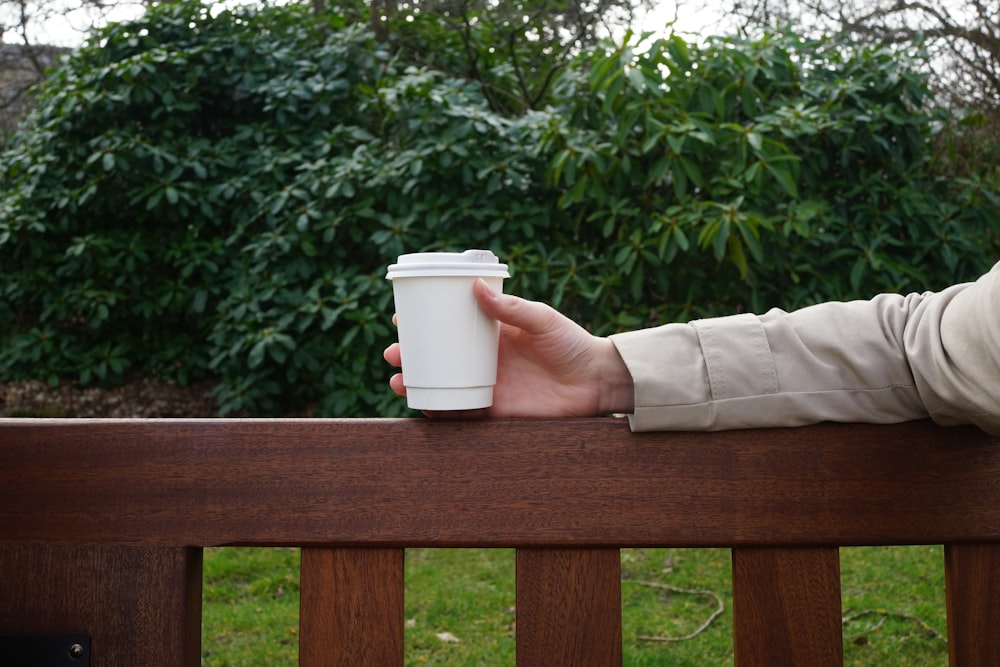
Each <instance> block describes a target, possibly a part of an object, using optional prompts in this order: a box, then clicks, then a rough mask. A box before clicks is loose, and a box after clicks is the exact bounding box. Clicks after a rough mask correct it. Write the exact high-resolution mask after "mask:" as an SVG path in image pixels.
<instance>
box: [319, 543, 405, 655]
mask: <svg viewBox="0 0 1000 667" xmlns="http://www.w3.org/2000/svg"><path fill="white" fill-rule="evenodd" d="M301 569H302V576H301V581H300V588H301V594H300V598H299V627H300V632H299V665H301V667H355V666H357V667H365V666H369V665H370V666H371V667H387V666H391V665H402V664H403V589H404V585H403V550H402V549H366V548H353V549H351V548H347V549H326V548H316V547H313V548H306V549H303V550H302V565H301Z"/></svg>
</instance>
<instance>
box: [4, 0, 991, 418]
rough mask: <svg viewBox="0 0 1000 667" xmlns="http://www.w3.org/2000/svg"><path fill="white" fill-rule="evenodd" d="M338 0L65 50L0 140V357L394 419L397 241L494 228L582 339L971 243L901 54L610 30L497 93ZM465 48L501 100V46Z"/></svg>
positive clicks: (959, 254) (186, 20)
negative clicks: (546, 73) (391, 36)
mask: <svg viewBox="0 0 1000 667" xmlns="http://www.w3.org/2000/svg"><path fill="white" fill-rule="evenodd" d="M350 10H351V11H350V12H347V11H340V10H333V11H331V12H330V13H329V14H327V15H325V16H322V17H316V16H314V15H312V14H311V13H310V12H309V11H308V9H307V8H306V7H304V6H299V5H289V6H283V7H258V8H241V9H234V10H232V11H225V12H221V13H218V14H214V13H212V12H210V11H209V9H208V7H206V6H203V5H200V4H192V3H186V2H181V3H162V4H161V5H159V6H157V7H156V8H154V9H152V10H150V12H149V13H148V14H147V16H146V17H144V18H143V19H142V20H140V21H136V22H131V23H123V24H118V25H113V26H111V27H109V28H108V29H107V30H105V31H104V32H103V33H102V34H101V35H100V36H99V39H97V40H95V41H94V42H93V43H92V44H90V45H89V46H88V47H86V48H84V49H83V50H81V51H80V52H79V53H78V54H77V55H76V56H75V57H74V58H73V59H72V60H71V61H70V62H69V63H68V64H66V65H65V66H63V67H62V68H61V69H59V70H58V71H57V72H56V73H55V74H54V76H53V77H52V78H51V79H50V80H49V82H48V83H47V84H46V86H45V87H44V89H43V90H42V91H41V92H40V95H39V100H38V108H37V110H36V112H35V113H34V114H33V116H32V117H31V118H30V121H29V123H28V124H26V125H25V126H23V130H22V131H21V132H20V133H19V134H18V135H17V136H16V137H15V138H14V139H13V141H12V142H11V145H10V148H9V149H8V150H7V151H6V152H5V153H4V154H3V155H2V157H0V174H2V178H3V181H4V184H5V185H4V190H3V193H2V195H0V291H2V294H3V299H2V302H0V373H2V375H3V376H4V377H7V378H10V377H47V378H50V379H51V381H53V382H56V381H60V380H62V379H65V378H71V379H76V380H78V381H79V382H81V383H90V382H97V381H100V382H108V383H113V382H119V381H121V380H122V379H124V378H125V377H127V376H128V375H129V374H131V373H141V374H144V375H152V376H161V377H167V378H173V379H176V380H178V381H180V382H187V381H191V380H194V379H201V378H204V377H216V378H218V379H219V385H218V389H217V396H218V398H219V401H220V405H221V406H222V410H223V412H234V411H235V412H241V413H245V414H251V415H269V414H282V413H287V412H288V411H291V410H298V409H302V408H304V407H306V406H310V407H312V408H313V410H314V411H315V412H316V413H317V414H322V415H331V416H365V415H395V414H400V413H401V412H403V411H404V409H405V408H404V406H403V405H402V402H401V401H400V400H398V399H397V398H396V397H395V396H393V395H391V393H390V392H389V391H388V389H387V388H386V386H385V377H386V376H387V374H388V373H389V370H388V369H387V368H386V367H385V366H384V364H383V363H382V362H381V350H382V349H383V348H384V347H385V345H387V344H388V343H389V342H391V341H392V340H393V338H394V333H393V331H392V327H391V324H390V322H389V319H390V315H391V312H392V300H391V287H390V285H389V283H388V282H387V281H385V280H384V273H385V267H386V265H387V264H389V263H391V262H392V261H393V260H394V259H395V257H396V256H397V255H398V254H400V253H402V252H409V251H416V250H434V249H445V250H455V249H463V248H467V247H489V248H491V249H492V250H494V252H496V253H497V254H498V255H499V256H501V257H503V258H504V259H506V260H507V261H509V262H510V264H511V266H512V270H513V273H514V277H513V279H512V280H511V281H510V282H509V284H508V285H509V287H508V290H509V291H513V292H515V293H519V294H522V295H524V296H527V297H530V298H537V299H542V300H546V301H549V302H551V303H553V304H554V305H556V306H557V307H559V308H560V309H562V310H563V311H564V312H566V313H567V314H569V315H570V316H572V317H574V318H575V319H577V320H579V321H581V322H583V323H585V324H587V325H588V326H589V327H590V328H591V329H592V330H593V331H594V332H595V333H600V334H606V333H609V332H611V331H614V330H618V329H622V328H629V327H635V326H645V325H653V324H657V323H660V322H664V321H668V320H675V319H686V318H690V317H694V316H702V315H711V314H721V313H728V312H735V311H740V310H756V311H760V310H763V309H766V308H768V307H772V306H782V307H786V308H791V307H797V306H801V305H806V304H808V303H811V302H815V301H817V300H820V299H827V298H852V297H867V296H869V295H870V294H871V293H873V292H875V291H878V290H894V291H899V290H913V289H918V290H919V289H929V288H937V287H941V286H944V285H946V284H950V283H952V282H955V281H957V280H963V279H968V278H971V277H974V276H975V275H978V273H979V272H981V271H982V270H984V269H985V268H986V267H987V266H989V264H990V263H991V262H992V259H993V254H994V253H995V251H996V246H997V242H996V239H997V234H996V231H995V230H996V220H997V219H998V214H1000V198H998V195H997V192H998V189H1000V187H998V184H1000V177H998V174H997V171H996V170H995V169H990V168H988V167H985V166H984V167H983V168H982V169H980V170H979V171H978V172H973V173H971V174H970V173H969V172H968V171H967V170H966V171H963V175H962V177H961V178H958V177H953V176H952V175H951V174H950V172H949V169H950V165H949V163H947V162H945V161H942V160H941V159H940V158H938V157H937V156H938V155H939V153H938V152H936V151H935V150H934V145H935V141H936V140H937V139H939V137H937V136H936V133H937V132H938V130H939V128H940V127H944V126H945V125H944V124H943V123H942V122H941V121H943V120H944V119H942V118H939V117H938V116H936V115H935V113H933V112H928V111H925V110H924V105H925V102H926V99H925V87H924V81H923V78H922V77H921V76H920V75H919V74H917V73H915V71H914V69H913V67H912V64H913V59H912V57H911V56H910V55H909V54H907V53H905V52H890V51H887V50H879V49H856V48H853V47H850V46H848V45H845V44H841V43H836V42H804V41H801V40H799V39H797V38H795V37H794V36H791V35H783V34H782V35H772V36H768V37H766V38H764V39H762V40H758V41H753V42H744V41H739V40H735V39H714V40H710V41H708V42H707V43H706V44H704V45H703V46H698V47H696V46H694V45H692V44H688V43H686V42H685V41H684V40H683V39H682V38H680V37H679V36H671V37H667V38H664V39H659V40H654V39H645V40H641V41H637V40H635V39H634V38H633V37H632V36H631V35H630V36H628V37H627V38H626V40H625V42H624V44H623V45H621V46H618V47H612V46H610V45H607V46H603V47H602V48H600V49H597V50H592V51H588V52H586V53H583V54H581V55H580V56H579V57H577V58H576V59H575V60H574V61H573V63H572V65H571V66H570V67H567V68H566V69H565V70H563V71H562V73H561V75H560V76H559V78H558V79H556V80H555V81H554V82H553V84H552V86H551V87H550V90H549V97H548V98H546V99H547V103H546V104H540V103H539V102H538V100H532V102H531V104H527V103H525V104H514V105H501V106H499V107H498V106H497V105H495V104H494V105H492V106H491V104H490V103H489V100H488V99H487V96H486V95H484V93H483V90H484V88H483V86H482V85H480V82H479V81H478V80H477V79H476V78H475V77H471V78H469V77H461V76H458V75H457V74H446V73H444V72H443V71H440V70H434V69H430V68H428V67H426V66H419V65H417V64H414V63H415V62H418V61H421V59H422V56H420V57H418V55H419V54H417V55H415V54H414V52H413V51H411V50H409V49H408V48H407V47H406V44H413V43H414V38H413V34H412V32H413V31H419V30H426V31H427V34H426V35H424V38H423V39H424V43H434V42H435V39H436V37H439V38H440V39H439V40H437V41H438V43H440V44H443V45H456V46H455V47H454V48H456V49H457V44H458V43H459V42H458V41H456V40H455V39H453V38H450V37H448V36H447V35H436V34H435V33H434V32H433V31H434V30H440V29H442V28H441V24H440V23H436V22H434V21H426V20H425V21H415V22H413V24H412V25H410V26H409V28H408V30H409V31H411V32H410V33H409V34H407V35H406V37H407V39H403V40H401V41H399V42H393V41H391V40H390V41H388V42H381V43H380V42H377V41H376V40H375V39H374V37H373V36H372V35H371V34H370V33H369V32H367V31H366V30H365V29H364V27H363V26H358V25H356V24H352V23H351V22H350V21H348V20H346V19H345V16H347V15H350V13H351V12H356V11H357V7H353V8H350ZM640 44H641V45H642V47H643V48H642V49H639V48H637V47H638V46H639V45H640ZM449 48H451V46H449ZM463 48H464V47H463ZM478 48H479V49H480V51H482V52H489V48H488V44H485V43H484V44H480V45H478ZM437 60H438V61H439V62H446V61H447V60H448V58H446V57H445V56H444V55H440V54H439V55H438V57H437ZM462 61H463V54H462V53H461V52H456V53H455V54H454V58H453V62H454V63H456V64H457V69H461V62H462ZM489 67H493V68H494V69H495V71H486V69H487V68H489ZM480 72H481V73H482V74H483V75H484V76H487V77H488V78H489V81H491V82H492V83H491V86H492V87H493V89H492V92H491V94H492V95H494V96H495V95H496V90H495V87H496V82H497V81H502V80H504V76H509V72H510V64H509V63H504V62H503V61H502V59H500V58H499V57H498V59H497V61H496V62H495V63H493V64H490V63H486V62H482V63H480ZM528 108H535V109H536V110H534V111H526V109H528ZM504 109H507V111H504ZM948 127H952V126H951V125H948ZM957 127H960V125H958V126H957Z"/></svg>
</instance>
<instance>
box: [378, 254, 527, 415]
mask: <svg viewBox="0 0 1000 667" xmlns="http://www.w3.org/2000/svg"><path fill="white" fill-rule="evenodd" d="M507 277H509V274H508V273H507V265H506V264H501V263H500V261H499V260H498V259H497V257H496V255H494V254H493V253H492V252H490V251H489V250H466V251H465V252H422V253H410V254H407V255H400V256H399V258H398V259H397V260H396V263H395V264H391V265H390V266H389V271H388V273H387V275H386V278H388V279H389V280H391V281H392V292H393V298H394V300H395V304H396V316H397V328H398V331H397V334H398V336H399V348H400V356H401V357H402V362H403V382H404V383H405V384H406V404H407V405H408V406H409V407H411V408H414V409H416V410H472V409H475V408H486V407H489V406H491V405H493V387H494V385H496V382H497V351H498V345H499V339H500V324H499V322H497V321H496V320H494V319H492V318H490V317H487V316H486V315H485V314H483V312H482V311H481V310H480V309H479V305H478V304H477V303H476V298H475V296H474V295H473V293H472V285H473V283H474V282H475V280H476V279H477V278H482V279H483V280H485V281H486V282H487V284H489V285H490V287H492V288H493V289H494V290H496V291H497V292H500V291H502V290H503V279H504V278H507Z"/></svg>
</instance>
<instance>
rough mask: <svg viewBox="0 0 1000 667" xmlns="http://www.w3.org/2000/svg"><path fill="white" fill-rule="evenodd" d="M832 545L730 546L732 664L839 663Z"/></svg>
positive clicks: (822, 666)
mask: <svg viewBox="0 0 1000 667" xmlns="http://www.w3.org/2000/svg"><path fill="white" fill-rule="evenodd" d="M841 618H842V616H841V596H840V552H839V550H838V549H837V548H836V547H811V548H792V547H764V548H753V547H749V548H739V549H733V648H734V652H735V657H736V662H735V664H736V667H799V666H800V665H810V667H827V666H829V667H841V666H842V665H843V664H844V648H843V627H842V621H841Z"/></svg>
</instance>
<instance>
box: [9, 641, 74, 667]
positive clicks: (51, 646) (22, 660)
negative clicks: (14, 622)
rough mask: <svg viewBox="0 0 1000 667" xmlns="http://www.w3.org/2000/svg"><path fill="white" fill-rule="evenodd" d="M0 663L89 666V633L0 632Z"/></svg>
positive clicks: (25, 666)
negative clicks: (8, 633) (19, 633)
mask: <svg viewBox="0 0 1000 667" xmlns="http://www.w3.org/2000/svg"><path fill="white" fill-rule="evenodd" d="M0 664H3V665H9V666H10V667H90V637H89V636H87V635H0Z"/></svg>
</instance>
